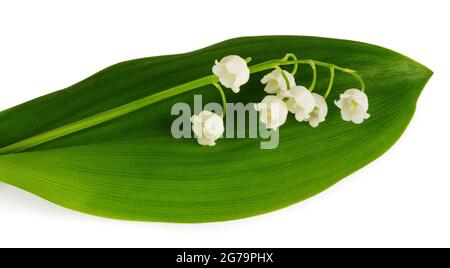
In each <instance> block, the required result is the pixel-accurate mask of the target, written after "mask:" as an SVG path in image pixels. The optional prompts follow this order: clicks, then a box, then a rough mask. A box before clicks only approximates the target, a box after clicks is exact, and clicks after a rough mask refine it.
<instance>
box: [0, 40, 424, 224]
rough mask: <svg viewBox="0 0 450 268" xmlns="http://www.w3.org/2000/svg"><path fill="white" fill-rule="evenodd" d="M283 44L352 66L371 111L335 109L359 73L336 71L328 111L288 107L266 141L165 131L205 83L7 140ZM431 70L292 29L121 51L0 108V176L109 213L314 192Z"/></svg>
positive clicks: (237, 208) (287, 198) (189, 213)
mask: <svg viewBox="0 0 450 268" xmlns="http://www.w3.org/2000/svg"><path fill="white" fill-rule="evenodd" d="M288 52H292V53H295V54H296V55H297V56H298V57H300V58H302V59H310V58H311V59H316V60H320V61H325V62H330V63H334V64H337V65H340V66H343V67H347V68H351V69H354V70H357V71H358V73H359V74H360V75H361V76H362V77H363V79H364V81H365V83H366V93H367V95H368V96H369V102H370V108H369V113H370V114H371V118H370V119H368V120H367V121H365V122H364V123H363V124H361V125H355V124H352V123H349V122H344V121H343V120H342V119H341V118H340V113H339V110H338V108H337V107H335V106H334V104H333V103H332V102H333V100H335V99H337V98H338V96H339V94H340V93H342V92H343V91H344V90H345V89H348V88H351V87H356V86H358V84H357V82H356V81H355V79H354V78H353V77H351V76H349V75H345V74H342V73H337V74H336V77H335V85H334V87H333V88H334V89H333V91H332V92H331V94H330V97H329V98H328V105H329V108H330V112H329V115H328V117H327V121H325V122H324V123H322V124H321V125H320V126H319V127H318V128H316V129H313V128H311V127H309V125H308V124H306V123H303V124H300V123H298V122H296V121H295V120H294V119H293V116H290V118H289V120H288V122H287V123H286V124H285V125H284V126H283V127H282V128H281V130H280V145H279V147H278V148H277V149H274V150H261V149H259V146H260V142H261V140H260V139H248V138H247V139H220V140H218V141H217V145H216V146H215V147H204V146H200V145H198V144H197V142H196V140H195V139H179V140H176V139H174V138H172V136H171V132H170V127H171V124H172V121H173V120H174V119H175V118H176V117H174V116H172V115H171V114H170V112H171V107H172V105H173V104H174V103H177V102H186V103H189V104H191V105H192V103H193V95H194V94H201V95H203V98H204V103H206V102H210V101H214V102H218V103H220V102H221V100H220V95H219V94H218V92H217V90H216V89H215V88H214V87H212V86H209V87H203V88H201V89H197V90H194V91H190V92H186V93H183V94H181V95H177V96H174V97H171V98H168V99H165V100H163V101H160V102H155V103H153V104H151V105H148V106H146V107H145V108H142V109H139V110H136V111H130V112H128V113H126V114H124V115H122V116H120V117H117V118H115V119H112V120H107V121H105V122H102V123H101V124H97V125H95V126H92V127H88V128H85V129H82V130H80V131H76V132H74V133H66V134H65V133H62V134H61V135H60V137H59V136H58V138H56V139H53V140H50V141H48V142H45V143H42V144H38V145H37V146H31V147H30V148H28V149H26V150H25V151H20V152H16V153H13V152H8V151H7V150H5V148H8V146H11V145H13V144H17V143H21V142H24V141H29V140H33V137H40V135H42V134H43V133H48V132H51V131H54V130H55V129H56V130H58V129H61V128H64V127H65V126H68V125H69V126H70V125H71V124H73V123H74V122H80V121H82V120H86V118H91V117H93V116H95V115H98V114H101V113H104V112H105V111H109V110H111V109H115V108H117V107H120V106H122V105H127V104H129V103H132V102H134V101H137V100H140V99H142V98H146V97H148V96H151V95H153V94H155V93H158V92H161V91H163V90H165V89H168V88H171V87H174V86H177V85H180V84H183V83H186V82H189V81H192V80H196V79H199V78H201V77H205V76H208V75H210V74H211V67H212V65H213V63H214V60H215V59H220V58H222V57H223V56H226V55H230V54H236V55H240V56H242V57H252V58H253V61H252V64H257V63H260V62H263V61H267V60H271V59H278V58H281V57H283V56H284V55H285V54H286V53H288ZM286 68H289V67H286ZM264 74H265V73H257V74H253V75H252V77H251V81H250V82H249V83H248V84H247V85H245V86H243V87H242V90H241V93H239V94H233V93H232V92H231V91H229V90H227V91H226V94H227V98H228V102H243V103H247V102H258V101H260V100H261V99H262V98H263V96H264V95H265V93H264V91H263V90H262V89H263V86H262V85H261V84H260V83H259V80H260V79H261V77H262V76H263V75H264ZM431 75H432V72H431V71H430V70H428V69H427V68H426V67H424V66H422V65H421V64H419V63H417V62H415V61H413V60H411V59H409V58H406V57H405V56H402V55H400V54H398V53H395V52H393V51H390V50H387V49H384V48H381V47H377V46H372V45H368V44H363V43H357V42H352V41H343V40H334V39H324V38H316V37H300V36H272V37H246V38H238V39H233V40H229V41H225V42H222V43H219V44H216V45H213V46H211V47H208V48H205V49H201V50H198V51H194V52H191V53H187V54H181V55H171V56H161V57H152V58H144V59H138V60H132V61H127V62H123V63H119V64H116V65H114V66H111V67H109V68H107V69H105V70H103V71H101V72H99V73H97V74H95V75H94V76H92V77H90V78H88V79H86V80H84V81H82V82H80V83H78V84H75V85H73V86H71V87H69V88H67V89H64V90H61V91H58V92H55V93H53V94H50V95H47V96H44V97H41V98H38V99H36V100H33V101H30V102H27V103H25V104H22V105H19V106H17V107H14V108H11V109H8V110H6V111H3V112H1V113H0V148H2V149H3V153H2V154H1V155H0V180H1V181H3V182H5V183H8V184H11V185H14V186H16V187H18V188H21V189H23V190H26V191H29V192H31V193H33V194H36V195H38V196H40V197H42V198H44V199H47V200H49V201H51V202H54V203H57V204H59V205H61V206H64V207H67V208H70V209H74V210H78V211H82V212H85V213H89V214H94V215H98V216H103V217H109V218H115V219H126V220H142V221H165V222H209V221H223V220H232V219H238V218H243V217H249V216H253V215H258V214H262V213H266V212H270V211H273V210H276V209H280V208H283V207H286V206H289V205H291V204H294V203H297V202H299V201H302V200H304V199H306V198H309V197H311V196H313V195H315V194H317V193H320V192H321V191H323V190H325V189H327V188H329V187H330V186H332V185H333V184H335V183H336V182H338V181H339V180H341V179H342V178H345V177H346V176H348V175H349V174H351V173H353V172H355V171H356V170H358V169H360V168H362V167H363V166H365V165H367V164H368V163H370V162H371V161H373V160H374V159H376V158H377V157H379V156H380V155H382V154H383V153H384V152H385V151H386V150H388V149H389V148H390V147H391V146H392V145H393V144H394V143H395V141H396V140H397V139H398V138H399V137H400V136H401V134H402V133H403V131H404V130H405V128H406V127H407V125H408V123H409V121H410V120H411V117H412V116H413V114H414V111H415V107H416V101H417V99H418V97H419V95H420V93H421V91H422V89H423V87H424V86H425V84H426V82H427V81H428V79H429V78H430V77H431ZM328 76H329V71H328V70H327V69H321V68H318V81H317V85H316V92H320V93H321V94H324V93H325V91H326V89H327V86H328ZM311 77H312V74H311V71H310V70H309V69H308V68H307V67H305V66H301V67H300V69H299V71H298V74H297V75H296V78H297V81H298V84H303V85H309V83H310V82H311ZM24 79H26V77H24ZM2 149H0V151H1V150H2ZM388 175H389V174H387V176H388ZM393 179H395V178H393Z"/></svg>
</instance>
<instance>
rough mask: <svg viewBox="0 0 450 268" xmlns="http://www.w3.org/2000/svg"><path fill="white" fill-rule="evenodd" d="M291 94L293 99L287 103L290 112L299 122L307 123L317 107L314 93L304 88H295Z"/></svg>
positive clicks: (291, 90) (290, 91)
mask: <svg viewBox="0 0 450 268" xmlns="http://www.w3.org/2000/svg"><path fill="white" fill-rule="evenodd" d="M289 93H290V95H291V97H290V98H289V99H288V100H287V102H286V103H287V107H288V109H289V111H290V112H291V113H294V114H295V119H296V120H297V121H299V122H303V121H307V120H308V119H309V118H310V113H311V112H312V111H313V109H314V107H315V105H316V101H315V99H314V97H313V95H312V93H311V92H310V91H309V90H308V89H306V88H305V87H303V86H295V87H293V88H291V89H290V90H289Z"/></svg>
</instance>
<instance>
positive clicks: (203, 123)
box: [191, 111, 225, 146]
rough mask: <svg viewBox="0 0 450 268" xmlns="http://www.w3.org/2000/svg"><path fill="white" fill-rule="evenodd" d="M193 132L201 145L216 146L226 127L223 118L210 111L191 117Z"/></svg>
mask: <svg viewBox="0 0 450 268" xmlns="http://www.w3.org/2000/svg"><path fill="white" fill-rule="evenodd" d="M191 122H192V130H193V131H194V134H195V135H196V136H197V141H198V143H199V144H201V145H208V146H214V145H216V140H217V139H219V138H220V137H221V136H222V134H223V132H224V130H225V127H224V125H223V119H222V117H220V116H218V115H217V114H215V113H213V112H210V111H202V112H201V113H200V114H198V115H194V116H192V117H191Z"/></svg>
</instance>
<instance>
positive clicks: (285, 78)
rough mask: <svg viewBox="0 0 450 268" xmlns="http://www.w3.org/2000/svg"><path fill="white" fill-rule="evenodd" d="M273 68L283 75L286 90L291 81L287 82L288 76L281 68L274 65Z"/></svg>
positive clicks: (289, 87)
mask: <svg viewBox="0 0 450 268" xmlns="http://www.w3.org/2000/svg"><path fill="white" fill-rule="evenodd" d="M275 69H277V70H278V71H279V72H280V73H281V75H282V76H283V79H284V82H286V86H287V89H288V90H289V89H291V83H290V82H289V78H288V77H287V75H286V74H285V73H284V71H283V69H281V68H280V66H275Z"/></svg>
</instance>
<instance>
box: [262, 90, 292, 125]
mask: <svg viewBox="0 0 450 268" xmlns="http://www.w3.org/2000/svg"><path fill="white" fill-rule="evenodd" d="M255 110H257V111H259V112H260V121H261V122H262V123H264V124H265V125H266V127H267V128H268V129H273V130H277V129H278V127H279V126H281V125H283V124H284V123H285V122H286V119H287V115H288V108H287V106H286V103H284V101H283V99H282V98H280V97H278V96H266V97H264V99H263V100H262V101H261V103H258V104H255Z"/></svg>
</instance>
